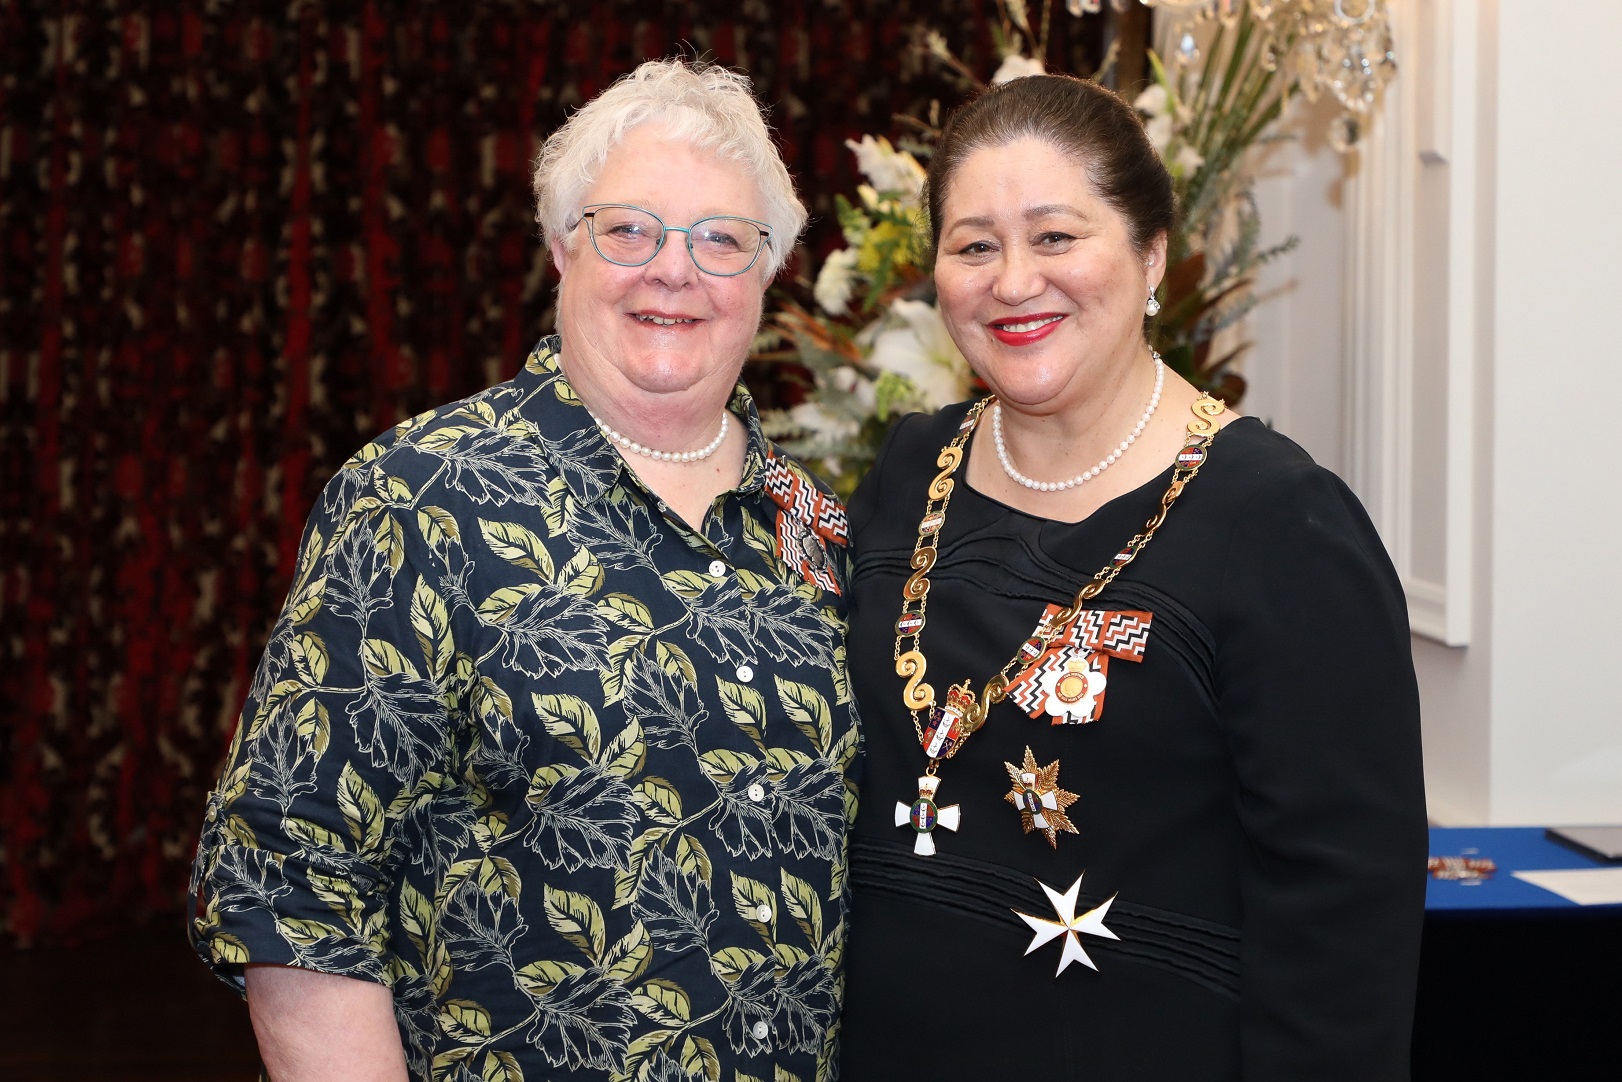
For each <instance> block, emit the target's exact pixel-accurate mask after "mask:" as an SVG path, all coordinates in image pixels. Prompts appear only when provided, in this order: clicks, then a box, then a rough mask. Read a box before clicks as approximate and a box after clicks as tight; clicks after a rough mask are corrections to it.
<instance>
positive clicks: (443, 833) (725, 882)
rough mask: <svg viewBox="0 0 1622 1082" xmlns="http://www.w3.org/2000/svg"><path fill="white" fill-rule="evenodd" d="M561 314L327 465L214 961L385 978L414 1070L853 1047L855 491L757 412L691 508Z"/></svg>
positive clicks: (252, 728)
mask: <svg viewBox="0 0 1622 1082" xmlns="http://www.w3.org/2000/svg"><path fill="white" fill-rule="evenodd" d="M559 348H560V347H559V342H558V340H557V339H556V338H552V339H547V340H544V341H543V342H542V343H541V344H540V345H539V346H538V347H537V348H536V350H535V351H534V352H533V353H532V354H531V355H530V357H529V359H528V361H527V363H526V364H525V366H524V369H523V371H522V372H521V373H520V374H519V375H518V377H517V378H515V379H514V380H512V381H510V382H508V383H504V384H501V385H499V386H497V387H494V388H491V389H490V390H488V391H486V392H484V393H482V394H479V395H477V396H475V397H473V398H471V399H468V400H466V401H463V402H460V403H456V404H453V405H450V406H445V407H442V408H440V409H437V410H433V411H431V412H429V413H426V414H423V415H422V416H419V417H416V418H414V419H412V420H410V421H407V422H405V423H403V424H401V425H399V426H397V427H396V428H395V429H393V430H392V431H391V432H390V433H388V434H386V435H385V436H383V437H382V438H380V439H379V440H377V441H376V442H375V443H372V444H371V445H369V446H367V447H366V448H365V449H363V450H362V451H361V452H360V453H359V454H357V455H356V456H355V457H354V458H353V459H351V460H350V461H349V462H348V463H347V464H346V465H345V467H344V468H343V469H342V470H341V471H339V473H338V475H337V476H336V477H335V478H334V479H333V480H332V482H331V483H330V484H329V485H328V486H327V489H326V491H325V493H324V495H323V497H322V500H321V502H320V504H319V506H318V507H317V508H316V510H315V511H314V513H313V514H312V516H311V519H310V522H309V525H308V526H307V528H306V531H305V536H304V542H303V546H302V550H301V555H300V560H299V566H298V570H297V573H296V578H295V582H294V585H293V588H292V590H291V592H290V594H289V596H288V600H287V605H286V607H285V609H284V610H283V612H282V614H281V617H280V619H279V620H278V622H277V624H276V626H275V628H274V630H273V633H272V635H271V638H270V642H269V644H268V645H267V647H266V649H265V654H264V657H263V659H262V661H261V664H260V666H259V670H258V672H257V674H256V676H255V678H254V682H253V685H252V688H251V690H250V693H249V696H248V701H247V705H246V707H245V709H244V711H243V715H242V721H241V724H240V727H239V729H238V732H237V736H236V738H235V741H234V743H233V745H232V748H231V752H230V756H229V759H228V760H227V763H226V766H225V769H224V771H223V773H222V776H221V779H220V782H219V785H218V787H217V788H216V789H215V790H214V792H213V793H212V794H211V795H210V798H209V803H208V808H207V814H206V821H205V826H204V830H203V835H202V841H201V844H200V846H199V849H198V853H197V861H196V865H195V870H194V874H193V884H192V888H193V889H192V893H193V897H194V907H195V908H194V911H193V916H192V924H191V934H192V938H193V941H194V944H195V945H196V947H197V949H198V950H199V952H200V953H201V954H202V955H203V956H204V957H205V958H206V959H207V960H208V961H209V962H210V964H211V965H213V966H214V967H215V969H216V971H217V972H219V973H220V974H221V975H222V976H224V977H226V978H227V979H229V980H231V981H233V982H234V983H236V985H237V986H238V987H239V988H240V987H241V985H242V967H243V965H244V964H245V963H248V962H254V963H269V964H275V965H297V966H301V967H304V968H308V969H313V970H319V971H322V972H327V973H337V974H343V975H346V976H350V977H355V978H359V979H362V980H367V981H375V982H381V983H383V984H386V985H388V986H389V987H390V988H391V989H392V992H393V998H394V1004H395V1010H396V1016H397V1020H398V1022H399V1026H400V1031H401V1037H402V1040H403V1043H404V1046H405V1049H406V1056H407V1061H408V1063H409V1064H410V1066H411V1070H412V1074H413V1076H415V1077H418V1078H433V1079H436V1080H438V1079H447V1080H450V1079H506V1080H511V1082H517V1080H520V1079H529V1080H530V1082H538V1080H541V1079H548V1078H559V1077H565V1076H566V1077H569V1078H573V1079H603V1080H608V1079H632V1078H635V1079H649V1080H660V1082H702V1080H708V1082H718V1080H721V1079H725V1082H748V1080H750V1079H761V1080H774V1082H787V1080H791V1079H798V1080H810V1079H813V1078H815V1079H827V1078H832V1077H834V1075H835V1072H836V1068H835V1064H836V1062H837V1054H836V1049H835V1044H836V1040H837V1028H838V1027H837V1016H838V1011H839V1004H840V999H841V996H842V986H843V978H842V976H841V970H842V964H841V963H842V952H843V949H844V942H845V909H846V891H845V882H844V861H845V842H846V830H847V823H848V822H849V821H850V819H851V817H852V816H854V814H855V802H856V788H855V785H856V774H857V770H858V767H859V763H860V757H861V756H860V752H861V746H860V737H859V734H858V730H857V717H856V709H855V706H854V705H853V703H852V701H851V696H850V688H849V685H848V684H847V682H846V677H845V647H844V635H845V599H844V597H843V596H842V592H843V590H844V588H845V586H844V584H845V581H846V571H847V554H846V550H845V547H844V529H845V527H844V511H843V509H842V508H841V507H839V505H838V504H837V503H836V502H835V501H834V500H833V498H832V497H831V496H830V495H828V494H827V493H826V492H825V491H824V490H822V489H820V488H819V487H818V486H817V485H816V483H815V482H814V481H813V480H812V479H811V478H810V477H809V475H807V474H806V473H805V471H804V470H803V469H801V468H800V467H799V466H798V465H797V464H795V463H793V462H791V461H789V460H788V459H785V458H782V457H780V456H778V455H777V454H776V453H775V452H774V451H773V450H772V449H771V448H770V446H769V445H768V444H767V442H766V441H765V439H764V438H763V437H762V435H761V432H760V425H759V419H758V417H757V415H756V413H755V409H754V405H753V402H752V401H751V400H750V398H749V396H748V394H747V392H745V391H744V390H743V389H742V388H741V387H740V388H739V389H738V390H737V391H736V392H735V394H734V397H733V399H732V402H731V409H732V410H733V411H734V412H735V413H737V414H738V415H739V416H741V417H743V418H744V419H745V422H746V425H747V428H748V432H749V442H748V450H747V453H746V458H745V463H744V472H743V480H742V483H741V484H740V485H739V487H738V489H737V490H735V491H733V492H729V493H726V494H724V495H723V496H722V497H720V498H719V499H717V500H716V502H715V504H714V505H713V506H712V508H711V510H710V512H709V514H708V516H707V517H706V518H705V520H704V523H703V528H702V529H701V530H694V529H692V528H690V527H689V526H687V525H686V524H684V523H683V522H682V521H681V520H680V519H679V518H678V517H676V516H675V515H674V514H672V513H671V512H669V511H668V510H667V509H666V508H665V507H664V505H663V504H662V503H661V502H660V501H659V500H658V499H657V498H656V497H655V496H653V495H652V494H651V493H650V492H649V491H648V490H647V489H646V488H644V487H643V486H642V484H641V483H640V481H639V480H638V479H637V477H636V475H635V473H634V472H633V471H632V470H630V469H629V468H627V466H626V465H625V462H624V460H622V459H621V458H620V456H619V454H618V453H617V452H616V451H615V450H614V449H613V448H612V447H611V446H610V444H609V443H608V442H607V441H606V440H605V439H604V438H603V436H602V435H601V434H600V433H599V431H598V430H597V428H596V427H595V426H594V424H593V423H592V421H591V419H590V416H589V415H588V414H587V412H586V410H585V409H584V408H583V406H582V405H581V404H580V401H579V399H578V398H577V397H576V396H575V394H574V392H573V390H572V389H571V388H570V386H569V384H568V383H567V381H566V380H565V379H564V377H563V374H562V371H561V370H560V368H559V366H558V353H559Z"/></svg>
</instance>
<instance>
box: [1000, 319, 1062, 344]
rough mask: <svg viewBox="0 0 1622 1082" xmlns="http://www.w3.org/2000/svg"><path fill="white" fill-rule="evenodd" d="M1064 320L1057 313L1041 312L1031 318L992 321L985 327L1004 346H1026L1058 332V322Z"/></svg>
mask: <svg viewBox="0 0 1622 1082" xmlns="http://www.w3.org/2000/svg"><path fill="white" fill-rule="evenodd" d="M1064 318H1066V317H1065V316H1064V315H1063V314H1062V313H1059V312H1042V313H1039V314H1037V315H1033V316H1014V317H1011V318H1008V319H997V320H992V321H991V322H990V323H988V324H986V327H987V328H988V329H989V330H990V331H991V334H992V336H993V337H994V338H996V339H997V341H999V342H1001V343H1002V344H1003V345H1005V346H1028V345H1030V344H1031V343H1032V342H1040V341H1041V340H1042V339H1044V338H1046V337H1047V336H1048V335H1050V334H1052V333H1053V332H1054V331H1056V330H1058V329H1059V321H1060V320H1062V319H1064Z"/></svg>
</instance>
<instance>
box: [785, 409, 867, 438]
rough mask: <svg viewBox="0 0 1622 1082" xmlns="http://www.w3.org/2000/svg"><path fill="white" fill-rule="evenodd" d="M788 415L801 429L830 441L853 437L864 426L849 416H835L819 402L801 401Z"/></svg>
mask: <svg viewBox="0 0 1622 1082" xmlns="http://www.w3.org/2000/svg"><path fill="white" fill-rule="evenodd" d="M788 415H789V420H791V421H793V422H794V423H795V424H796V425H797V426H799V427H800V428H801V429H803V430H805V431H806V432H809V433H810V434H811V435H813V436H817V437H820V438H822V439H825V440H828V441H830V442H841V441H844V440H848V439H851V438H852V437H853V436H855V435H856V433H857V432H858V431H860V430H861V427H862V426H861V425H860V424H858V423H857V422H856V421H854V420H851V419H850V418H848V417H835V416H834V415H833V414H831V413H829V412H828V411H827V410H825V409H823V408H822V405H821V403H818V402H801V403H800V404H799V405H798V406H795V407H794V408H793V409H791V410H789V411H788Z"/></svg>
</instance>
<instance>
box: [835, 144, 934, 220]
mask: <svg viewBox="0 0 1622 1082" xmlns="http://www.w3.org/2000/svg"><path fill="white" fill-rule="evenodd" d="M845 145H846V146H847V147H849V148H850V150H851V153H852V154H855V155H856V167H857V168H858V169H860V170H861V171H862V175H863V176H865V177H867V179H868V180H870V181H872V182H873V187H875V188H877V189H878V190H879V191H881V192H898V193H900V195H901V197H902V199H904V200H907V201H909V202H913V203H916V202H917V201H918V196H919V193H921V192H922V191H923V190H924V167H923V166H922V165H919V164H918V159H916V158H914V157H913V156H912V155H911V154H908V153H907V152H906V151H905V150H897V149H896V148H895V147H893V146H891V145H890V140H888V139H886V138H884V137H883V136H880V137H878V138H877V139H875V138H874V137H873V136H871V135H864V136H862V141H861V142H860V143H858V142H856V141H855V140H853V139H846V140H845ZM862 198H863V200H864V201H865V200H866V199H867V195H866V193H863V195H862ZM874 201H875V202H876V201H877V197H876V196H875V200H874ZM869 205H870V206H871V205H872V204H869Z"/></svg>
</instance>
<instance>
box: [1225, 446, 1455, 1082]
mask: <svg viewBox="0 0 1622 1082" xmlns="http://www.w3.org/2000/svg"><path fill="white" fill-rule="evenodd" d="M1230 544H1231V547H1230V549H1229V551H1228V553H1227V558H1226V561H1225V565H1224V570H1223V583H1222V612H1223V616H1222V617H1221V619H1222V621H1223V624H1224V626H1222V627H1221V628H1220V629H1219V635H1218V641H1219V642H1220V643H1221V646H1220V650H1219V659H1218V680H1219V690H1220V695H1221V700H1220V717H1221V723H1222V725H1223V728H1224V734H1225V737H1226V739H1227V741H1228V744H1229V748H1230V751H1231V753H1232V757H1233V764H1234V769H1235V774H1236V778H1237V782H1238V790H1237V792H1238V796H1237V801H1238V809H1237V811H1238V816H1239V820H1240V823H1241V825H1242V827H1243V830H1244V832H1245V835H1246V839H1247V846H1246V855H1245V864H1244V867H1243V869H1242V877H1241V893H1242V907H1243V923H1242V934H1241V944H1242V946H1241V982H1242V984H1241V997H1240V1002H1241V1005H1242V1008H1241V1009H1242V1012H1243V1013H1242V1028H1241V1037H1240V1044H1241V1056H1242V1060H1243V1064H1244V1072H1243V1076H1244V1078H1245V1079H1246V1082H1299V1080H1301V1079H1312V1080H1313V1082H1337V1080H1344V1082H1392V1080H1405V1079H1407V1078H1408V1071H1409V1068H1408V1057H1409V1038H1410V1032H1411V1026H1412V1018H1413V1005H1414V991H1415V983H1416V980H1417V971H1418V959H1419V936H1420V928H1421V925H1422V923H1423V919H1424V895H1425V883H1424V877H1425V852H1426V846H1427V841H1426V830H1425V827H1426V823H1425V804H1424V799H1425V798H1424V782H1423V777H1422V773H1421V768H1420V738H1419V693H1418V688H1417V685H1416V682H1415V678H1414V669H1413V658H1412V652H1411V643H1410V639H1409V632H1408V619H1407V610H1406V605H1405V603H1404V599H1403V594H1402V590H1401V587H1400V584H1399V582H1398V580H1397V576H1396V573H1395V571H1394V570H1393V568H1392V567H1391V563H1390V560H1389V559H1388V558H1387V556H1386V553H1385V550H1384V548H1383V547H1382V545H1381V543H1380V540H1379V537H1378V535H1377V534H1376V533H1375V532H1374V528H1373V526H1372V525H1371V524H1370V522H1369V520H1368V516H1367V515H1366V514H1365V512H1364V510H1363V508H1362V506H1361V505H1360V504H1359V503H1358V502H1357V499H1356V497H1355V496H1353V495H1352V493H1351V491H1350V490H1348V489H1347V488H1346V486H1345V485H1344V484H1343V483H1341V481H1340V480H1339V478H1337V477H1335V476H1334V475H1333V474H1331V473H1329V472H1328V471H1326V470H1322V469H1319V468H1318V467H1315V466H1307V467H1302V468H1300V469H1298V470H1295V471H1294V472H1292V473H1291V474H1289V475H1288V476H1286V477H1285V478H1283V479H1282V482H1281V483H1279V484H1276V485H1270V486H1269V487H1268V488H1267V489H1265V490H1264V491H1262V492H1260V493H1258V495H1257V496H1256V497H1253V498H1252V499H1250V500H1249V502H1248V506H1247V507H1244V508H1242V509H1241V510H1240V519H1239V524H1238V525H1237V526H1236V528H1235V529H1234V531H1233V533H1232V535H1231V543H1230Z"/></svg>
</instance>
